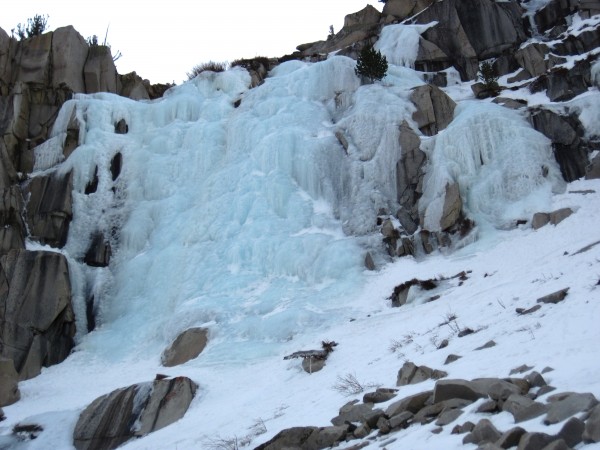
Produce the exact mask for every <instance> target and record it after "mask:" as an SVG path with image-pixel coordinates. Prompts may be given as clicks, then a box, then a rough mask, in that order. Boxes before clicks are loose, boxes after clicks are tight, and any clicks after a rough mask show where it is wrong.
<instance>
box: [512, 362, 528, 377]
mask: <svg viewBox="0 0 600 450" xmlns="http://www.w3.org/2000/svg"><path fill="white" fill-rule="evenodd" d="M531 369H533V366H528V365H527V364H523V365H521V366H519V367H515V368H514V369H511V370H510V373H509V375H514V374H516V373H525V372H529V371H530V370H531Z"/></svg>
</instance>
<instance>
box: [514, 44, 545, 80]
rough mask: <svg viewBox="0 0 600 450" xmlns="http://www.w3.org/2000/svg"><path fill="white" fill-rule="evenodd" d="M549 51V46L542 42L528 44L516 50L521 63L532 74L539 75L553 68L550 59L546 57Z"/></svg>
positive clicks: (516, 55) (517, 58) (516, 56)
mask: <svg viewBox="0 0 600 450" xmlns="http://www.w3.org/2000/svg"><path fill="white" fill-rule="evenodd" d="M548 53H549V49H548V46H547V45H545V44H541V43H534V44H529V45H526V46H525V47H522V48H520V49H519V50H517V51H516V52H515V58H516V60H517V62H518V63H519V65H520V66H521V67H522V68H523V69H525V70H526V71H527V72H528V73H529V74H530V75H531V76H533V77H537V76H539V75H542V74H544V73H546V71H547V70H548V69H550V68H551V66H550V61H549V60H547V59H546V55H547V54H548Z"/></svg>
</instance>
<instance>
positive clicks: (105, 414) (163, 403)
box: [73, 377, 198, 450]
mask: <svg viewBox="0 0 600 450" xmlns="http://www.w3.org/2000/svg"><path fill="white" fill-rule="evenodd" d="M197 388H198V386H197V385H196V383H194V382H193V381H192V380H190V379H189V378H186V377H177V378H172V379H161V380H155V381H154V382H148V383H141V384H135V385H132V386H129V387H126V388H122V389H117V390H116V391H113V392H111V393H110V394H107V395H103V396H102V397H99V398H97V399H96V400H94V401H93V402H92V403H91V404H90V405H89V406H88V407H87V408H86V409H85V410H84V411H83V412H82V413H81V415H80V416H79V420H78V421H77V425H76V426H75V431H74V433H73V444H74V446H75V448H76V449H77V450H110V449H114V448H117V447H118V446H120V445H121V444H123V443H124V442H127V441H128V440H130V439H132V438H135V437H140V436H144V435H146V434H148V433H152V432H153V431H156V430H160V429H161V428H164V427H166V426H168V425H170V424H172V423H173V422H176V421H177V420H179V419H181V418H182V417H183V416H184V415H185V413H186V411H187V410H188V408H189V406H190V403H191V401H192V400H193V398H194V395H195V394H196V390H197Z"/></svg>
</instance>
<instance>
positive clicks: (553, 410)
mask: <svg viewBox="0 0 600 450" xmlns="http://www.w3.org/2000/svg"><path fill="white" fill-rule="evenodd" d="M548 400H549V401H551V404H550V407H549V409H548V413H547V414H546V418H545V419H544V423H545V424H546V425H552V424H554V423H558V422H562V421H563V420H565V419H567V418H569V417H571V416H573V415H574V414H577V413H579V412H582V411H589V410H591V409H592V408H593V407H595V406H596V405H597V404H598V400H596V397H594V395H593V394H591V393H585V394H579V393H572V392H571V393H567V394H556V395H554V396H552V397H551V398H549V399H548ZM554 400H555V401H554Z"/></svg>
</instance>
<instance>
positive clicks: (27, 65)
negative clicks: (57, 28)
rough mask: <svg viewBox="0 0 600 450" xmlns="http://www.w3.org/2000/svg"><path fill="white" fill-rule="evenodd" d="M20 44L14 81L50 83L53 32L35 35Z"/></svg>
mask: <svg viewBox="0 0 600 450" xmlns="http://www.w3.org/2000/svg"><path fill="white" fill-rule="evenodd" d="M19 44H20V45H19V46H18V50H17V61H18V63H17V69H16V70H17V74H16V79H15V80H14V81H21V82H24V83H38V84H41V85H48V84H49V83H48V82H49V81H50V75H51V70H52V33H45V34H41V35H38V36H33V37H31V38H29V39H25V40H23V41H21V42H20V43H19Z"/></svg>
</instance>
